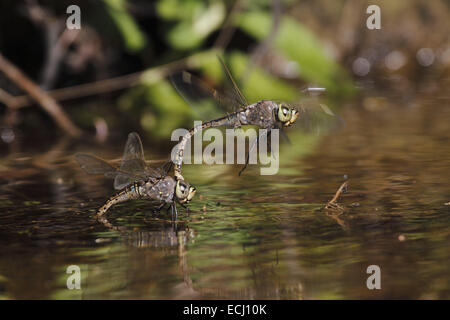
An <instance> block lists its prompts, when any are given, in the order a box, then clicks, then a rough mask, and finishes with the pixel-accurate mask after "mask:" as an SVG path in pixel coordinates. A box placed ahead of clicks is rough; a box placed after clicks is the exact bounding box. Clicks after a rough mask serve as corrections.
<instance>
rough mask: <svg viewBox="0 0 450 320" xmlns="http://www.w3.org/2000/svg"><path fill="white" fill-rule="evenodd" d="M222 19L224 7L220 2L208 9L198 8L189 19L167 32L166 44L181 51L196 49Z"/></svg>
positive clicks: (214, 3)
mask: <svg viewBox="0 0 450 320" xmlns="http://www.w3.org/2000/svg"><path fill="white" fill-rule="evenodd" d="M177 10H180V8H178V9H177ZM166 14H167V15H168V16H171V14H168V13H166ZM185 14H186V15H187V13H185ZM188 17H189V16H188ZM224 19H225V6H224V4H223V3H222V2H212V3H211V4H210V5H209V6H208V7H199V8H198V9H197V10H194V12H193V16H191V18H190V19H186V18H185V19H182V20H181V22H179V23H178V24H176V25H175V27H173V28H172V29H171V30H170V31H169V33H168V36H167V39H168V42H169V43H170V45H171V46H172V47H174V48H176V49H181V50H186V49H193V48H195V47H198V46H199V45H200V44H201V43H202V41H203V40H204V39H205V38H206V37H207V36H208V35H209V34H211V32H213V31H215V30H217V28H219V26H220V25H221V24H222V22H223V20H224Z"/></svg>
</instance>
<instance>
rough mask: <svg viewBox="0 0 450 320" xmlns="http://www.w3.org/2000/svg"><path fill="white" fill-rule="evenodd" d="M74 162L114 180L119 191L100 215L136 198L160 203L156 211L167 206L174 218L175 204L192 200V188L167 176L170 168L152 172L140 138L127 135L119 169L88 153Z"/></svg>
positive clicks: (92, 172) (104, 206)
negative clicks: (118, 204) (115, 205)
mask: <svg viewBox="0 0 450 320" xmlns="http://www.w3.org/2000/svg"><path fill="white" fill-rule="evenodd" d="M75 157H76V160H77V161H78V163H79V164H80V166H81V168H83V169H84V170H85V171H86V172H87V173H89V174H103V175H105V176H107V177H109V178H114V188H115V189H116V190H122V191H120V192H119V193H118V194H116V195H114V196H112V197H111V198H110V199H109V200H108V201H107V202H106V203H105V204H104V205H103V206H102V207H101V208H100V209H99V211H98V213H97V215H98V216H102V215H103V214H104V213H105V212H106V211H107V210H108V209H109V208H110V207H111V206H112V205H114V204H117V203H121V202H125V201H128V200H135V199H150V200H155V201H159V202H162V204H161V206H160V207H159V209H161V208H162V207H164V206H165V205H166V204H170V208H171V211H172V219H173V214H174V212H175V219H176V218H177V216H178V213H177V208H176V202H179V203H180V204H181V205H183V204H184V203H188V202H189V201H191V200H192V198H193V197H194V194H195V192H196V190H195V188H194V187H192V186H190V185H189V184H188V183H187V182H185V181H184V180H178V181H175V179H173V178H172V177H171V176H168V175H167V172H168V171H169V170H170V167H171V166H170V165H169V166H168V168H167V166H166V165H163V166H162V167H160V168H157V169H152V168H150V167H148V166H147V165H146V164H145V160H144V150H143V148H142V142H141V139H140V138H139V135H138V134H137V133H135V132H132V133H130V134H129V135H128V140H127V143H126V144H125V151H124V153H123V158H122V162H121V165H120V168H119V169H118V168H115V167H113V166H112V165H110V164H109V163H107V162H106V161H104V160H102V159H99V158H96V157H94V156H91V155H88V154H77V155H76V156H75Z"/></svg>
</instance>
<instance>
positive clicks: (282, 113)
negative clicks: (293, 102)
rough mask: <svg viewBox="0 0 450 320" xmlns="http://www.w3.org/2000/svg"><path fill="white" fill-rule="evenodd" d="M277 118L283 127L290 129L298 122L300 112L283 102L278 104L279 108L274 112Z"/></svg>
mask: <svg viewBox="0 0 450 320" xmlns="http://www.w3.org/2000/svg"><path fill="white" fill-rule="evenodd" d="M274 114H275V118H276V120H277V121H279V122H281V123H282V124H283V126H285V127H289V126H290V125H291V124H293V123H294V122H295V120H297V118H298V116H299V113H298V110H297V109H295V108H293V107H291V106H289V105H288V104H286V103H284V102H282V103H280V104H278V108H277V109H275V110H274Z"/></svg>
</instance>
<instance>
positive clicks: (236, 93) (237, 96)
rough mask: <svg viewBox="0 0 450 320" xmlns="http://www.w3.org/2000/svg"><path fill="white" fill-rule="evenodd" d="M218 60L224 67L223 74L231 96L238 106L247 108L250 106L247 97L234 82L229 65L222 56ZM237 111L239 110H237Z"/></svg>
mask: <svg viewBox="0 0 450 320" xmlns="http://www.w3.org/2000/svg"><path fill="white" fill-rule="evenodd" d="M217 58H218V59H219V61H220V65H221V66H222V70H223V73H224V74H225V80H226V83H227V88H228V89H229V90H228V91H229V95H230V96H232V98H233V100H234V101H235V102H236V104H237V105H238V106H239V107H240V108H244V107H245V106H248V105H249V103H248V101H247V99H246V98H245V96H244V95H243V94H242V92H241V90H240V89H239V87H238V85H237V84H236V81H234V79H233V76H232V75H231V72H230V70H229V69H228V67H227V65H226V64H225V62H224V61H223V59H222V58H221V57H220V56H217ZM235 111H237V110H235Z"/></svg>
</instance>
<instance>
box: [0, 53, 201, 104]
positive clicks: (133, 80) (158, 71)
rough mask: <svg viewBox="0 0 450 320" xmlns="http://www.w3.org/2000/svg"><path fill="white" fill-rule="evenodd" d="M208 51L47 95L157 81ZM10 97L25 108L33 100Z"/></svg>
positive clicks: (61, 95)
mask: <svg viewBox="0 0 450 320" xmlns="http://www.w3.org/2000/svg"><path fill="white" fill-rule="evenodd" d="M207 53H208V52H200V53H198V54H195V55H192V56H190V57H187V58H183V59H181V60H177V61H174V62H170V63H167V64H165V65H161V66H158V67H153V68H149V69H146V70H144V71H139V72H135V73H130V74H127V75H124V76H119V77H115V78H110V79H105V80H100V81H95V82H90V83H84V84H80V85H77V86H72V87H67V88H62V89H55V90H51V91H47V95H49V96H50V97H52V98H53V99H55V100H57V101H64V100H70V99H74V98H82V97H87V96H92V95H97V94H102V93H106V92H111V91H115V90H120V89H124V88H128V87H131V86H133V85H136V84H138V83H139V82H140V81H141V80H142V81H151V82H157V81H160V80H162V79H164V78H165V77H167V76H168V75H170V74H171V73H173V72H175V71H177V70H181V69H184V68H196V67H198V66H199V65H201V61H202V57H203V55H204V54H207ZM10 97H12V98H13V100H10V102H13V105H12V106H11V108H17V109H19V108H23V107H26V106H29V105H30V104H32V102H33V101H32V100H31V99H30V98H29V97H28V96H10ZM0 99H1V96H0ZM5 103H6V102H5Z"/></svg>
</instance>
